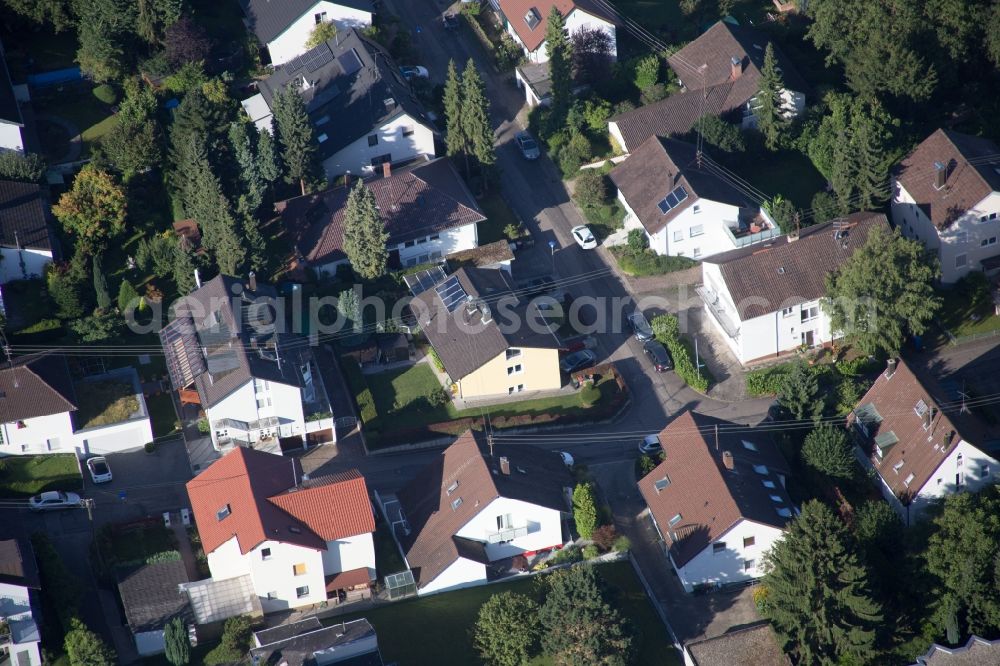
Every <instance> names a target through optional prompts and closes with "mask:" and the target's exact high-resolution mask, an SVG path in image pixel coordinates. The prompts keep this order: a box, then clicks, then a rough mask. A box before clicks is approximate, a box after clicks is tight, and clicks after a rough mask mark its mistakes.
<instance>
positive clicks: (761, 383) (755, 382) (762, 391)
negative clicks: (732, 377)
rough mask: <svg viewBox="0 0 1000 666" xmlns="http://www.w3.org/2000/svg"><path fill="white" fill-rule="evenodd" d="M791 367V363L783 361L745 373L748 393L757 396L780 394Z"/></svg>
mask: <svg viewBox="0 0 1000 666" xmlns="http://www.w3.org/2000/svg"><path fill="white" fill-rule="evenodd" d="M789 369H790V366H789V364H787V363H783V364H781V365H775V366H771V367H770V368H761V369H760V370H751V371H750V372H748V373H746V375H745V380H746V386H747V393H748V394H750V395H751V396H755V397H756V396H762V395H778V393H780V392H781V386H782V383H783V382H784V381H785V375H787V374H788V370H789Z"/></svg>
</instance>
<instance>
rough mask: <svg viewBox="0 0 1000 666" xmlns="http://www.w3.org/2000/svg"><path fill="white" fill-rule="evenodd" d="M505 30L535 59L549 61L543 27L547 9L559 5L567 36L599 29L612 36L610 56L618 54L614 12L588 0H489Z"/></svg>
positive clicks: (528, 57) (614, 56)
mask: <svg viewBox="0 0 1000 666" xmlns="http://www.w3.org/2000/svg"><path fill="white" fill-rule="evenodd" d="M490 4H491V5H492V6H493V8H494V9H495V10H496V12H497V15H498V17H499V18H500V21H501V23H502V24H503V26H504V28H505V29H506V30H507V33H508V34H509V35H510V36H511V38H512V39H513V40H514V42H515V43H516V44H517V45H518V46H520V47H521V48H522V49H523V50H524V55H525V57H526V58H527V59H528V60H529V61H530V62H534V63H543V62H548V60H549V53H548V46H547V44H546V42H545V31H546V29H547V28H548V24H549V12H551V11H552V8H553V7H558V8H559V11H560V12H561V13H562V15H563V17H564V19H565V21H566V32H567V33H569V35H570V36H572V35H575V34H576V33H578V32H580V31H582V30H601V31H603V32H606V33H607V34H608V35H609V36H610V37H611V47H612V51H611V54H610V55H611V57H612V58H617V57H618V42H617V38H616V34H615V26H616V25H617V24H618V23H619V21H618V18H617V17H616V16H615V14H614V12H612V11H609V10H608V9H607V8H605V7H603V6H602V5H601V4H600V3H598V2H591V0H490Z"/></svg>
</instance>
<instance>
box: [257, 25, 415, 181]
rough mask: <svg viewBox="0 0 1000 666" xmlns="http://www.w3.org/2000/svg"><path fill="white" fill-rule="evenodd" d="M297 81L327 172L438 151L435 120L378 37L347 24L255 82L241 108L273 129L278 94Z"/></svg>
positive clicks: (371, 168) (360, 170) (366, 169)
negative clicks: (364, 34) (375, 39)
mask: <svg viewBox="0 0 1000 666" xmlns="http://www.w3.org/2000/svg"><path fill="white" fill-rule="evenodd" d="M289 86H297V87H298V90H299V94H300V95H301V96H302V98H303V101H304V102H305V105H306V110H307V111H308V113H309V118H310V120H311V121H312V123H313V126H314V127H315V129H316V135H317V136H316V140H317V141H318V142H319V145H318V146H317V152H318V154H319V158H320V160H321V162H322V164H323V169H324V171H325V172H326V175H327V177H328V178H331V179H332V178H334V177H336V176H339V175H341V174H344V173H350V174H353V175H355V176H364V175H367V174H372V173H375V172H376V170H378V169H380V168H381V165H382V164H384V163H386V162H389V163H390V164H394V165H395V164H401V163H405V162H411V161H413V160H415V159H426V158H431V157H434V134H435V130H434V126H433V123H432V122H431V121H430V120H429V119H428V118H427V115H426V114H425V112H424V109H423V107H422V106H421V105H420V103H419V102H418V101H417V99H416V97H415V95H414V94H413V91H412V89H411V88H410V85H409V84H408V83H407V82H406V80H405V79H403V75H402V74H401V73H400V71H399V67H398V66H397V65H396V63H394V62H393V61H392V59H391V58H390V56H389V54H388V53H387V52H386V51H385V50H384V49H383V48H382V47H381V46H379V45H378V44H376V43H374V42H372V41H370V40H368V39H365V38H364V37H362V36H361V34H360V33H359V32H358V31H357V30H353V29H352V30H345V31H343V32H339V33H337V35H336V36H335V37H334V38H333V39H331V40H330V41H328V42H326V43H325V44H320V45H319V46H317V47H316V48H314V49H312V50H310V51H308V52H307V53H305V54H303V55H301V56H299V57H298V58H296V59H295V60H294V61H292V62H289V63H287V64H286V65H285V66H284V67H281V68H279V69H278V70H277V71H276V72H275V73H274V74H272V75H271V76H269V77H268V78H266V79H264V80H263V81H261V82H260V83H259V84H258V90H259V92H258V94H256V95H254V96H253V97H250V98H248V99H245V100H243V102H242V104H243V109H244V110H245V111H246V113H247V115H248V116H249V117H250V119H251V120H252V121H253V122H254V123H255V124H256V125H257V127H258V128H259V129H261V130H266V131H272V114H271V109H272V106H273V102H274V95H275V94H276V93H277V92H278V91H279V90H284V89H286V88H288V87H289Z"/></svg>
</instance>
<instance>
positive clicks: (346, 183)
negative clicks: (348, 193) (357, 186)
mask: <svg viewBox="0 0 1000 666" xmlns="http://www.w3.org/2000/svg"><path fill="white" fill-rule="evenodd" d="M344 188H345V189H348V190H349V189H351V172H350V171H346V172H344Z"/></svg>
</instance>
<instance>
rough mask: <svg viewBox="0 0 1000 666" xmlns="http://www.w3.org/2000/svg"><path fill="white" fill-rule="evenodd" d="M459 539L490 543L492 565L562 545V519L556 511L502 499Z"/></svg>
mask: <svg viewBox="0 0 1000 666" xmlns="http://www.w3.org/2000/svg"><path fill="white" fill-rule="evenodd" d="M455 536H458V537H462V538H465V539H471V540H473V541H481V542H486V556H487V557H488V558H489V560H490V561H491V562H492V561H494V560H502V559H504V558H506V557H514V556H515V555H521V554H523V553H533V552H535V551H539V550H544V549H546V548H552V547H554V546H558V545H561V544H562V519H561V515H560V512H559V511H556V510H555V509H549V508H546V507H543V506H538V505H537V504H529V503H528V502H523V501H521V500H515V499H508V498H506V497H498V498H497V499H495V500H493V501H492V502H490V503H489V504H488V505H486V507H485V508H483V509H482V510H481V511H480V512H479V513H477V514H476V516H475V517H474V518H473V519H472V520H470V521H469V522H468V523H466V524H465V525H464V526H463V527H462V529H460V530H459V531H458V533H457V534H456V535H455Z"/></svg>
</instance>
